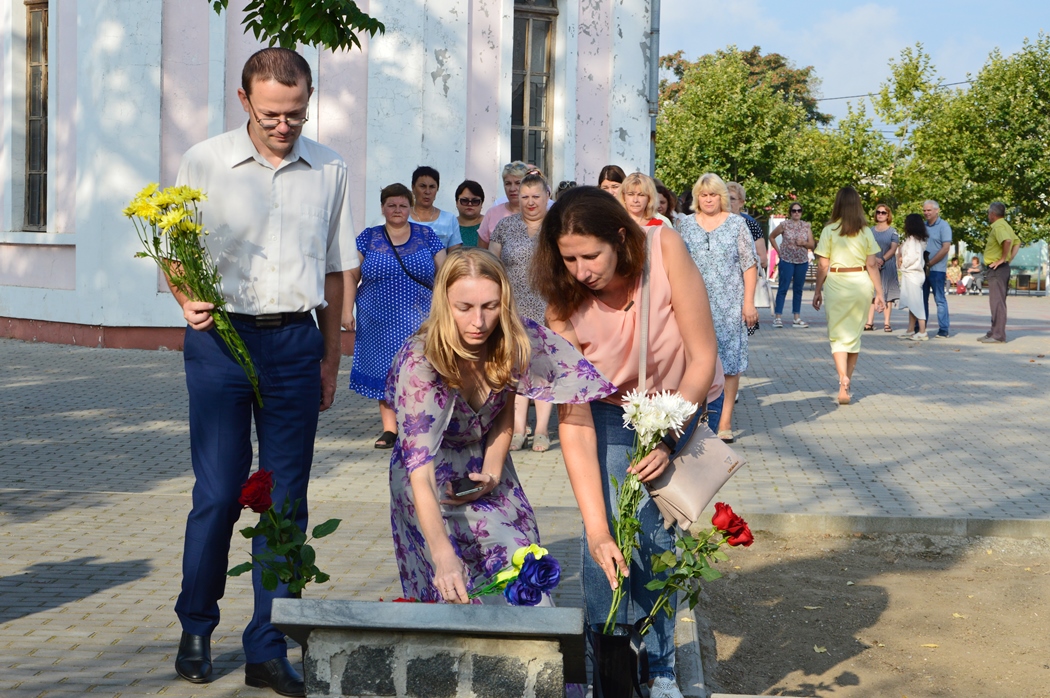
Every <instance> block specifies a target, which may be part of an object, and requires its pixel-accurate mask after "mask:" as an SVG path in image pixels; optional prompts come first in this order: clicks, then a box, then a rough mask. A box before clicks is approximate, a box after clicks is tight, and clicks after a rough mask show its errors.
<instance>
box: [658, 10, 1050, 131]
mask: <svg viewBox="0 0 1050 698" xmlns="http://www.w3.org/2000/svg"><path fill="white" fill-rule="evenodd" d="M661 8H662V9H661V21H660V53H661V54H663V55H666V54H668V53H672V52H674V51H677V50H679V49H682V50H684V51H685V55H686V57H687V58H690V59H695V58H696V57H698V56H701V55H703V54H705V53H710V52H711V51H714V50H716V49H719V48H724V47H726V46H728V45H730V44H735V45H736V46H738V47H739V48H742V49H747V48H750V47H752V46H754V45H758V46H761V47H762V52H763V53H771V52H776V53H780V54H782V55H784V56H787V57H788V58H789V59H791V60H792V62H793V63H794V64H795V65H796V66H800V67H801V66H807V65H812V66H813V67H814V68H815V72H816V75H817V77H819V78H820V79H821V85H820V93H821V96H823V97H839V96H844V95H857V94H863V93H867V92H875V91H877V90H878V88H879V86H880V85H881V84H882V83H883V82H884V81H885V80H886V78H887V77H888V75H889V67H888V62H889V60H890V59H893V58H897V57H898V56H899V55H900V52H901V49H903V48H904V47H906V46H913V45H914V44H915V42H917V41H919V42H922V44H923V47H924V49H925V50H926V52H927V53H929V54H930V56H931V57H932V59H933V64H934V66H935V67H936V68H937V72H938V74H939V75H940V76H941V77H942V78H943V79H944V80H945V82H956V81H959V80H965V79H966V75H967V73H970V74H976V73H977V72H978V71H980V69H981V66H982V65H984V62H985V60H986V59H987V58H988V54H989V53H990V52H991V51H992V49H993V48H996V47H998V48H999V49H1000V50H1001V51H1002V52H1003V54H1004V55H1005V54H1010V53H1014V52H1015V51H1017V50H1018V49H1020V48H1021V46H1022V43H1023V41H1024V39H1025V38H1026V37H1028V38H1031V39H1035V38H1036V37H1037V36H1038V35H1039V32H1040V30H1042V31H1043V32H1044V33H1050V0H995V1H994V2H990V3H979V2H972V1H970V0H955V1H954V2H948V1H947V0H882V1H881V2H867V3H864V2H842V0H839V1H837V2H833V1H831V0H809V1H808V2H804V3H803V2H783V1H782V0H781V1H779V2H777V1H776V0H661ZM853 101H854V102H857V101H859V100H853ZM820 104H821V110H822V111H824V112H826V113H829V114H833V115H835V116H836V117H840V116H843V115H845V113H846V104H847V100H829V101H824V102H821V103H820ZM866 106H867V107H868V113H869V114H871V113H872V111H871V108H870V106H871V105H870V103H869V104H867V105H866Z"/></svg>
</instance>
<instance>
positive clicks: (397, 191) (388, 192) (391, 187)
mask: <svg viewBox="0 0 1050 698" xmlns="http://www.w3.org/2000/svg"><path fill="white" fill-rule="evenodd" d="M395 196H403V197H405V198H406V199H408V205H409V206H411V205H412V204H413V203H415V200H414V199H413V197H412V190H411V189H409V188H408V187H406V186H405V185H404V184H402V183H401V182H394V183H393V184H388V185H386V186H385V187H383V190H382V191H381V192H379V203H380V204H385V203H386V200H387V199H392V198H394V197H395Z"/></svg>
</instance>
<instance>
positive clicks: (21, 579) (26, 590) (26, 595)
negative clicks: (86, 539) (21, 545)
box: [0, 557, 152, 623]
mask: <svg viewBox="0 0 1050 698" xmlns="http://www.w3.org/2000/svg"><path fill="white" fill-rule="evenodd" d="M98 559H99V558H97V557H81V558H77V559H75V560H67V561H65V562H38V563H36V564H35V565H30V566H29V567H27V568H26V569H25V570H24V571H23V572H21V573H19V574H12V575H8V576H7V577H0V623H7V622H9V621H12V620H16V619H18V618H23V617H25V616H30V615H32V614H34V613H40V612H42V611H49V610H51V609H54V608H58V607H60V606H63V605H65V604H67V603H72V602H74V601H79V600H81V599H85V598H87V597H89V596H92V595H94V594H97V593H99V592H102V591H105V590H107V589H112V588H114V587H118V586H121V585H122V584H127V583H129V582H133V581H136V580H139V579H142V578H144V577H146V576H147V575H149V573H150V572H151V571H152V566H151V565H150V563H149V561H148V560H126V561H122V562H103V563H99V562H96V560H98Z"/></svg>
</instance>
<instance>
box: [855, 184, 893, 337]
mask: <svg viewBox="0 0 1050 698" xmlns="http://www.w3.org/2000/svg"><path fill="white" fill-rule="evenodd" d="M892 222H893V211H891V210H890V207H889V206H887V205H886V204H879V205H878V206H876V207H875V227H874V228H872V229H871V232H872V233H873V234H874V235H875V242H877V243H879V249H880V252H879V254H878V255H876V256H875V264H877V265H878V266H879V270H880V273H881V274H882V299H883V300H884V301H886V309H885V310H883V311H882V316H883V320H884V323H885V324H883V326H882V330H883V331H884V332H893V327H891V326H890V312H891V311H892V309H893V302H894V301H896V300H898V299H899V298H900V297H901V287H900V284H899V283H898V282H897V247H898V246H899V245H900V236H899V235H898V234H897V229H896V228H894V227H893V226H892V225H890V223H892ZM874 323H875V299H874V298H873V299H872V300H871V306H870V307H869V308H868V324H866V325H864V330H865V331H866V332H868V331H871V330H874V329H875V324H874Z"/></svg>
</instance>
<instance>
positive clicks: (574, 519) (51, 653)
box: [0, 297, 1050, 698]
mask: <svg viewBox="0 0 1050 698" xmlns="http://www.w3.org/2000/svg"><path fill="white" fill-rule="evenodd" d="M950 304H951V308H952V319H953V325H952V331H953V333H955V334H953V336H952V337H951V338H950V339H948V340H943V341H942V340H933V339H931V340H930V341H929V342H926V343H921V344H919V343H911V342H907V343H905V342H900V341H898V340H897V339H895V336H896V334H897V333H894V335H887V334H884V333H883V332H881V331H876V332H872V333H866V334H865V336H864V348H863V350H862V354H861V359H860V364H859V367H858V369H857V373H856V376H855V379H854V386H855V388H854V394H855V400H854V404H852V405H849V406H846V407H840V406H838V405H836V404H834V402H833V400H832V397H833V395H834V392H835V388H836V380H835V376H834V371H833V369H832V365H831V359H830V355H829V353H828V345H827V341H826V338H825V335H824V327H823V326H822V325H821V324H819V321H818V320H819V318H820V316H819V315H818V314H817V313H815V312H814V311H812V309H809V308H808V306H806V307H804V308H803V317H805V318H806V319H807V320H810V321H811V322H812V326H811V327H810V328H809V329H807V330H796V329H791V328H784V329H781V330H774V329H773V328H772V326H771V324H770V323H769V320H768V317H766V316H763V327H762V330H761V331H760V332H759V333H758V335H756V337H754V338H753V340H752V352H751V361H752V367H751V369H750V370H749V371H748V373H747V374H745V376H744V378H743V380H742V391H741V399H740V403H739V404H738V406H737V413H736V414H737V417H736V424H735V427H736V431H737V434H738V442H737V446H738V447H739V449H740V451H741V452H742V453H743V454H744V455H745V456H746V457H747V458H748V460H749V464H748V466H747V468H746V469H744V470H743V471H741V472H740V473H739V474H738V475H737V476H736V477H735V478H734V479H733V480H732V481H731V482H730V483H729V484H728V485H727V486H726V488H725V490H724V491H723V494H722V496H721V498H722V499H725V500H726V501H730V502H732V503H733V504H734V506H735V507H736V508H737V509H738V510H739V511H741V512H743V513H744V514H745V515H746V514H747V513H749V512H750V513H758V512H762V513H792V512H805V513H823V514H860V515H864V514H868V515H888V516H949V517H979V518H997V519H1050V488H1048V487H1047V486H1046V478H1045V476H1044V470H1045V467H1044V466H1043V463H1044V462H1045V454H1046V453H1047V450H1048V446H1050V371H1048V362H1047V359H1046V357H1045V355H1046V354H1050V351H1048V350H1050V300H1048V299H1044V298H1024V297H1022V298H1014V297H1011V298H1010V299H1009V307H1010V313H1011V321H1010V325H1009V328H1008V334H1009V336H1010V338H1011V341H1010V342H1009V343H1008V344H1006V345H982V344H978V343H976V342H975V341H974V340H975V338H976V337H977V336H978V335H979V334H982V333H983V332H984V330H985V329H986V327H987V312H988V311H987V299H986V298H975V297H961V298H956V297H952V298H950ZM896 316H897V317H896V320H895V325H896V326H897V327H898V328H899V327H900V326H902V325H903V316H902V314H901V313H897V314H896ZM1040 355H1043V356H1040ZM347 364H348V362H347ZM345 369H348V365H344V375H343V376H342V379H341V383H342V384H343V385H344V386H345V384H346V382H347V380H348V371H347V370H345ZM185 415H186V391H185V385H184V381H183V373H182V357H181V354H178V353H174V352H141V351H118V350H98V349H84V348H79V347H68V346H55V345H39V344H27V343H22V342H16V341H11V340H0V417H2V419H0V696H3V697H5V698H6V697H7V696H19V697H21V696H96V695H98V696H136V697H138V696H152V695H163V696H187V697H188V696H267V695H274V694H273V693H271V692H269V691H260V690H257V689H250V688H247V687H245V686H244V685H243V675H242V673H241V672H240V669H239V667H240V665H241V664H242V663H243V654H242V651H241V647H240V633H241V631H242V629H243V627H244V625H245V624H246V623H247V621H248V619H249V617H250V611H251V593H250V586H249V584H248V581H247V579H246V578H236V579H232V580H230V582H229V584H228V585H227V595H226V598H225V599H224V600H223V602H222V609H223V619H222V622H221V624H220V626H219V628H218V629H217V631H216V633H215V635H214V636H213V640H214V642H215V645H214V650H213V652H214V657H215V660H216V674H217V675H218V679H217V680H216V681H214V682H213V683H211V684H206V685H203V686H194V685H191V684H188V683H186V682H184V681H181V680H179V679H177V678H176V677H175V675H174V671H173V669H172V664H173V661H174V652H175V648H176V645H177V642H178V637H179V627H178V622H177V620H176V618H175V614H174V612H173V610H172V607H173V605H174V601H175V597H176V595H177V593H178V578H179V564H180V556H181V538H182V529H183V526H184V522H185V516H186V513H187V511H188V510H189V506H190V499H189V492H190V487H191V485H192V475H191V472H190V465H189V445H188V437H187V434H186V423H185V422H186V418H185ZM378 432H379V426H378V415H377V414H376V409H375V406H374V403H370V402H368V401H365V400H362V399H360V398H357V397H356V396H353V395H350V394H348V393H347V391H346V390H345V388H344V389H343V390H341V391H340V393H339V395H338V397H337V401H336V405H335V406H334V407H333V408H332V410H330V411H329V412H327V413H325V414H323V415H322V417H321V426H320V433H319V435H318V441H317V455H316V459H315V467H314V478H313V482H312V487H311V499H312V507H313V512H314V513H313V518H314V520H315V521H320V520H323V519H324V518H327V517H329V516H338V517H341V518H342V519H343V525H342V527H341V528H340V530H339V531H338V533H336V534H335V535H333V536H331V537H330V538H327V539H324V540H323V541H320V542H319V544H318V552H319V559H320V560H322V562H323V565H322V567H323V568H324V569H325V570H326V571H328V572H330V573H331V574H332V581H331V583H329V584H326V585H322V586H316V587H311V588H309V589H308V590H307V593H308V594H309V595H311V596H317V597H320V596H325V597H329V598H344V599H369V600H371V599H378V598H380V597H384V598H389V597H391V596H398V595H400V586H399V584H398V582H397V572H396V569H395V567H394V565H393V563H392V560H391V550H390V547H391V546H390V542H389V523H388V511H387V505H386V501H387V462H386V456H387V455H388V454H386V453H383V452H379V451H375V450H374V449H372V447H371V442H372V440H373V439H374V438H375V437H376V436H377V435H378ZM515 461H516V463H517V465H518V471H519V473H520V474H521V476H522V479H523V481H524V486H525V489H526V491H527V492H528V493H529V495H530V498H531V499H532V501H533V503H534V504H535V505H536V508H537V512H538V516H539V519H540V525H541V530H542V532H543V535H544V538H545V542H546V543H547V544H548V545H550V546H551V547H552V548H553V550H554V553H555V554H556V555H557V556H558V558H559V559H561V560H562V561H563V562H567V564H568V566H569V568H570V569H569V571H570V578H569V579H568V580H567V582H566V583H564V584H563V586H562V589H561V595H560V597H559V598H558V599H557V600H558V602H559V603H561V604H564V605H579V603H580V591H579V579H578V566H579V554H580V552H579V541H578V533H579V523H578V514H577V512H576V511H575V509H574V506H575V502H574V500H573V497H572V492H571V489H570V488H569V486H568V481H567V479H566V477H565V475H564V469H563V466H562V463H561V458H560V453H559V451H558V450H557V447H555V448H554V449H553V450H552V451H551V452H549V453H547V454H542V455H540V454H531V453H523V454H521V455H520V456H518V457H516V459H515ZM246 556H247V542H246V541H243V540H241V539H240V537H239V536H238V537H237V538H235V540H234V544H233V552H232V559H234V560H240V559H247V557H246Z"/></svg>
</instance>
